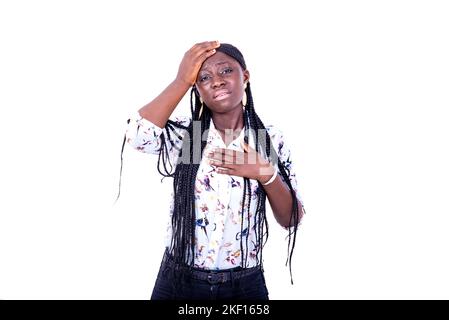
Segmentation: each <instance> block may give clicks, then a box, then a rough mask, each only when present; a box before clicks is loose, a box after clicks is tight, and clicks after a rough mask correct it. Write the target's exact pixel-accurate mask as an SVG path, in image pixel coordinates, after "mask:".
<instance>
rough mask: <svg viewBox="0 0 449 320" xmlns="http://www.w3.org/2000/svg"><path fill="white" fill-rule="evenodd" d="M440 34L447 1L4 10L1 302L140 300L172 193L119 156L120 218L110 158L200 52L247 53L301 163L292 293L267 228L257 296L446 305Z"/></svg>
mask: <svg viewBox="0 0 449 320" xmlns="http://www.w3.org/2000/svg"><path fill="white" fill-rule="evenodd" d="M448 16H449V10H448V6H447V5H446V2H445V1H391V0H390V1H291V2H290V1H280V0H278V1H274V2H265V1H241V0H238V1H230V0H228V1H225V2H213V1H193V0H192V1H176V2H175V1H160V2H158V3H157V4H156V2H155V1H2V2H1V4H0V45H1V50H0V113H1V114H0V121H1V125H0V133H1V142H2V145H1V158H0V164H1V165H0V170H1V171H0V172H1V176H0V189H1V190H0V191H1V201H0V299H149V297H150V294H151V290H152V288H153V284H154V280H155V277H156V274H157V270H158V267H159V264H160V260H161V257H162V251H163V238H164V234H163V232H164V231H165V226H166V222H167V220H166V217H167V214H168V201H169V198H168V196H169V191H170V189H171V180H170V181H168V180H167V181H165V182H164V183H162V184H161V183H160V177H159V176H158V174H157V171H156V167H155V164H156V162H155V158H154V157H153V156H149V155H145V154H140V153H138V152H137V151H134V150H133V149H131V148H129V147H127V148H126V149H125V153H124V158H125V160H124V169H123V170H124V172H123V180H122V196H121V198H120V199H119V201H118V202H117V204H116V205H115V206H114V205H113V203H114V199H115V196H116V193H117V186H118V178H119V175H118V173H119V168H120V147H121V142H122V139H123V134H124V130H125V128H126V126H125V124H126V119H127V117H128V114H129V113H131V112H133V111H135V110H137V109H139V108H140V107H141V106H143V105H144V104H146V103H147V102H149V101H150V100H151V99H152V98H154V97H155V96H156V95H157V94H158V93H159V92H160V91H161V90H162V89H163V88H164V87H165V86H166V85H168V83H169V82H170V81H171V80H172V79H174V77H175V75H176V72H177V68H178V65H179V62H180V61H181V58H182V56H183V54H184V52H185V51H186V50H188V49H189V48H190V47H191V46H192V45H193V44H194V43H196V42H201V41H205V40H219V41H221V42H229V43H232V44H234V45H236V46H237V47H239V48H240V49H241V51H242V52H243V54H244V55H245V58H246V60H247V65H248V68H249V70H250V72H251V76H252V78H251V83H252V88H253V95H254V100H255V106H256V109H257V110H258V112H259V114H260V116H261V118H262V119H263V120H264V121H265V123H267V124H268V123H271V124H274V125H276V126H278V127H280V128H281V129H282V130H283V131H284V134H285V135H286V137H287V139H288V142H289V146H290V148H291V149H292V150H293V156H294V160H295V161H296V165H297V171H298V177H299V179H300V188H301V189H300V190H301V191H302V196H303V199H304V202H305V207H306V210H307V215H306V217H305V218H304V221H303V224H302V226H301V231H300V234H299V235H298V241H297V247H296V250H295V255H294V265H293V276H294V280H295V284H294V285H293V286H292V285H290V280H289V273H288V268H286V267H285V266H284V262H285V258H286V254H287V243H286V241H285V240H284V236H285V233H284V231H283V230H282V229H281V228H280V227H279V226H277V225H276V224H275V223H274V221H273V219H271V220H270V222H271V228H270V239H269V241H268V245H267V247H266V253H265V269H266V277H267V284H268V287H269V290H270V297H271V298H272V299H421V298H422V299H431V298H437V299H442V298H445V299H448V298H449V275H448V272H447V270H449V258H448V254H447V246H448V244H449V235H448V231H447V230H448V225H449V217H448V214H449V210H448V209H449V205H448V202H447V200H448V191H449V190H448V189H449V188H448V181H449V169H448V163H449V156H448V143H447V137H448V136H449V132H448V131H449V130H448V128H447V127H448V125H447V122H448V115H447V108H448V107H449V103H448V102H449V98H448V88H449V76H448V75H449V62H448V61H449V59H448V58H447V57H449V44H448V36H449V35H448V33H449V32H448V30H449V19H448ZM176 112H179V113H181V114H188V112H189V104H188V101H187V100H184V101H183V102H182V103H181V105H180V106H179V108H178V109H177V111H176ZM269 214H270V215H271V212H269Z"/></svg>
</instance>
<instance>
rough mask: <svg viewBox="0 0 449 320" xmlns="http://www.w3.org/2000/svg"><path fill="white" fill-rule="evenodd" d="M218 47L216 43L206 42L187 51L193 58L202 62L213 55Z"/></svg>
mask: <svg viewBox="0 0 449 320" xmlns="http://www.w3.org/2000/svg"><path fill="white" fill-rule="evenodd" d="M219 46H220V43H219V42H218V41H206V42H201V43H197V44H195V45H194V46H193V47H192V48H191V49H190V50H189V51H190V53H191V55H192V56H193V57H195V58H196V59H200V61H201V62H202V61H204V60H206V59H207V58H208V57H210V56H211V55H213V54H214V53H215V52H216V48H218V47H219Z"/></svg>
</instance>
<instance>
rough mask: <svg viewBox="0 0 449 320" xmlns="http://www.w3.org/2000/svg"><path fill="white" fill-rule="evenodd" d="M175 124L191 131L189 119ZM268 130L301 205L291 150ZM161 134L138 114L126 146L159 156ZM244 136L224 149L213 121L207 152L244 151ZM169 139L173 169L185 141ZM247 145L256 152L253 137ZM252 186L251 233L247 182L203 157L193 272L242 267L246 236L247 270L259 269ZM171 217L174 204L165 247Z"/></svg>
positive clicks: (273, 130) (130, 126)
mask: <svg viewBox="0 0 449 320" xmlns="http://www.w3.org/2000/svg"><path fill="white" fill-rule="evenodd" d="M171 120H173V121H175V122H177V123H179V124H181V125H183V126H188V124H189V123H190V121H191V118H190V117H173V118H171ZM266 128H267V132H268V134H269V136H270V138H271V141H272V143H273V147H274V149H275V150H276V152H277V153H278V157H279V158H280V160H281V161H282V162H283V163H284V164H285V166H286V168H287V169H288V170H289V172H290V176H289V179H290V181H291V184H292V186H293V188H294V190H295V191H296V195H297V198H298V201H299V202H300V203H301V204H302V199H301V197H300V194H299V192H298V185H297V180H296V174H295V171H294V168H293V163H292V160H291V158H290V150H289V149H288V148H287V146H286V145H285V144H284V137H283V135H282V132H281V131H279V130H278V129H276V128H274V127H273V126H267V127H266ZM175 130H176V131H177V133H179V135H180V136H182V135H183V134H184V132H182V131H184V130H183V129H178V128H176V129H175ZM163 134H164V135H165V134H166V130H163V129H162V128H160V127H158V126H156V125H155V124H153V123H152V122H150V121H148V120H147V119H145V118H142V117H141V116H140V115H139V114H138V113H135V114H133V115H132V117H131V118H130V120H129V124H128V127H127V130H126V141H127V143H128V144H129V145H131V146H132V147H133V148H134V149H136V150H138V151H141V152H145V153H150V154H159V148H160V146H161V139H160V136H161V135H163ZM243 135H244V131H243V130H242V131H241V132H240V136H239V137H238V138H236V139H235V140H234V141H232V142H231V143H230V144H229V145H228V146H226V145H225V143H224V141H223V139H222V137H221V135H220V133H219V132H218V131H217V130H216V129H215V126H214V123H213V121H212V120H211V123H210V129H209V135H208V137H207V144H206V147H205V150H204V152H205V154H207V153H208V152H209V151H212V150H213V149H214V148H228V149H233V150H237V151H242V152H243V148H242V146H241V145H240V141H241V139H243ZM170 136H171V138H172V141H173V143H174V145H172V144H170V142H168V139H166V141H167V143H168V144H169V157H170V162H171V164H173V166H174V165H175V164H176V161H177V156H178V152H179V151H178V150H179V149H180V148H181V144H182V141H181V139H177V137H176V135H173V134H171V135H170ZM249 144H250V146H251V147H252V148H254V149H255V145H254V139H253V137H252V135H249ZM281 177H282V176H281ZM250 182H251V193H252V194H251V197H252V200H251V206H250V214H249V217H250V219H251V220H252V221H250V224H249V225H250V230H249V231H248V228H247V227H246V228H245V226H248V213H247V208H246V206H245V209H244V210H245V211H244V212H243V214H242V201H243V186H244V184H243V178H242V177H238V176H232V175H227V174H219V173H217V172H216V171H215V168H214V167H213V166H211V165H210V164H209V163H208V162H207V161H206V157H205V156H204V157H202V159H201V162H200V167H199V169H198V174H197V177H196V182H195V193H194V195H195V199H196V206H195V211H196V230H195V241H196V243H195V251H196V252H195V267H198V268H203V269H209V270H218V269H229V268H234V267H237V266H240V264H241V252H240V238H241V237H246V236H248V237H249V238H248V259H247V263H246V267H248V268H249V267H253V266H255V265H256V264H257V259H256V250H257V247H256V236H255V229H254V226H255V219H254V212H255V210H256V201H255V199H256V198H257V189H258V188H259V184H258V183H257V181H256V180H250ZM172 199H173V193H172ZM172 213H173V200H172V201H171V205H170V219H168V221H169V223H168V226H167V236H166V246H167V247H169V245H170V241H171V235H172V228H171V215H172ZM241 219H244V221H243V226H244V227H243V235H242V234H241Z"/></svg>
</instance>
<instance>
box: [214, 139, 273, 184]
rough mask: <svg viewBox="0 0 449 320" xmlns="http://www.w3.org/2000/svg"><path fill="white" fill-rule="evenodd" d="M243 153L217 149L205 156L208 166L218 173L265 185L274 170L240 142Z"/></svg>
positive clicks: (246, 145)
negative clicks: (213, 167) (256, 181)
mask: <svg viewBox="0 0 449 320" xmlns="http://www.w3.org/2000/svg"><path fill="white" fill-rule="evenodd" d="M242 147H243V150H245V151H244V152H241V151H236V150H231V149H223V148H217V149H214V150H213V151H212V152H210V153H209V154H207V157H208V159H209V164H211V165H212V166H215V167H216V168H217V172H218V173H222V174H228V175H232V176H239V177H244V178H249V179H254V180H258V181H259V182H260V183H262V184H263V183H265V182H267V181H268V180H270V178H271V177H272V176H273V174H274V170H275V168H274V167H273V166H272V165H271V163H270V162H269V161H268V160H266V159H265V158H264V157H263V156H262V155H260V154H259V153H258V152H257V151H256V150H254V149H253V148H251V147H250V146H249V145H248V144H246V143H244V142H242Z"/></svg>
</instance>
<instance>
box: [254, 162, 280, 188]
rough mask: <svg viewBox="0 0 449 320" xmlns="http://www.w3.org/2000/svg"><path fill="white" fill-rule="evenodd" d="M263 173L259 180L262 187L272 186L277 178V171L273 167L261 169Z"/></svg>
mask: <svg viewBox="0 0 449 320" xmlns="http://www.w3.org/2000/svg"><path fill="white" fill-rule="evenodd" d="M260 170H261V171H263V174H261V175H260V177H259V179H257V180H258V181H259V182H260V183H261V184H262V185H264V186H267V185H269V184H271V183H272V182H273V181H274V180H275V179H276V176H277V173H278V172H277V170H276V168H274V167H273V166H272V165H270V166H269V167H268V168H263V169H260Z"/></svg>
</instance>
